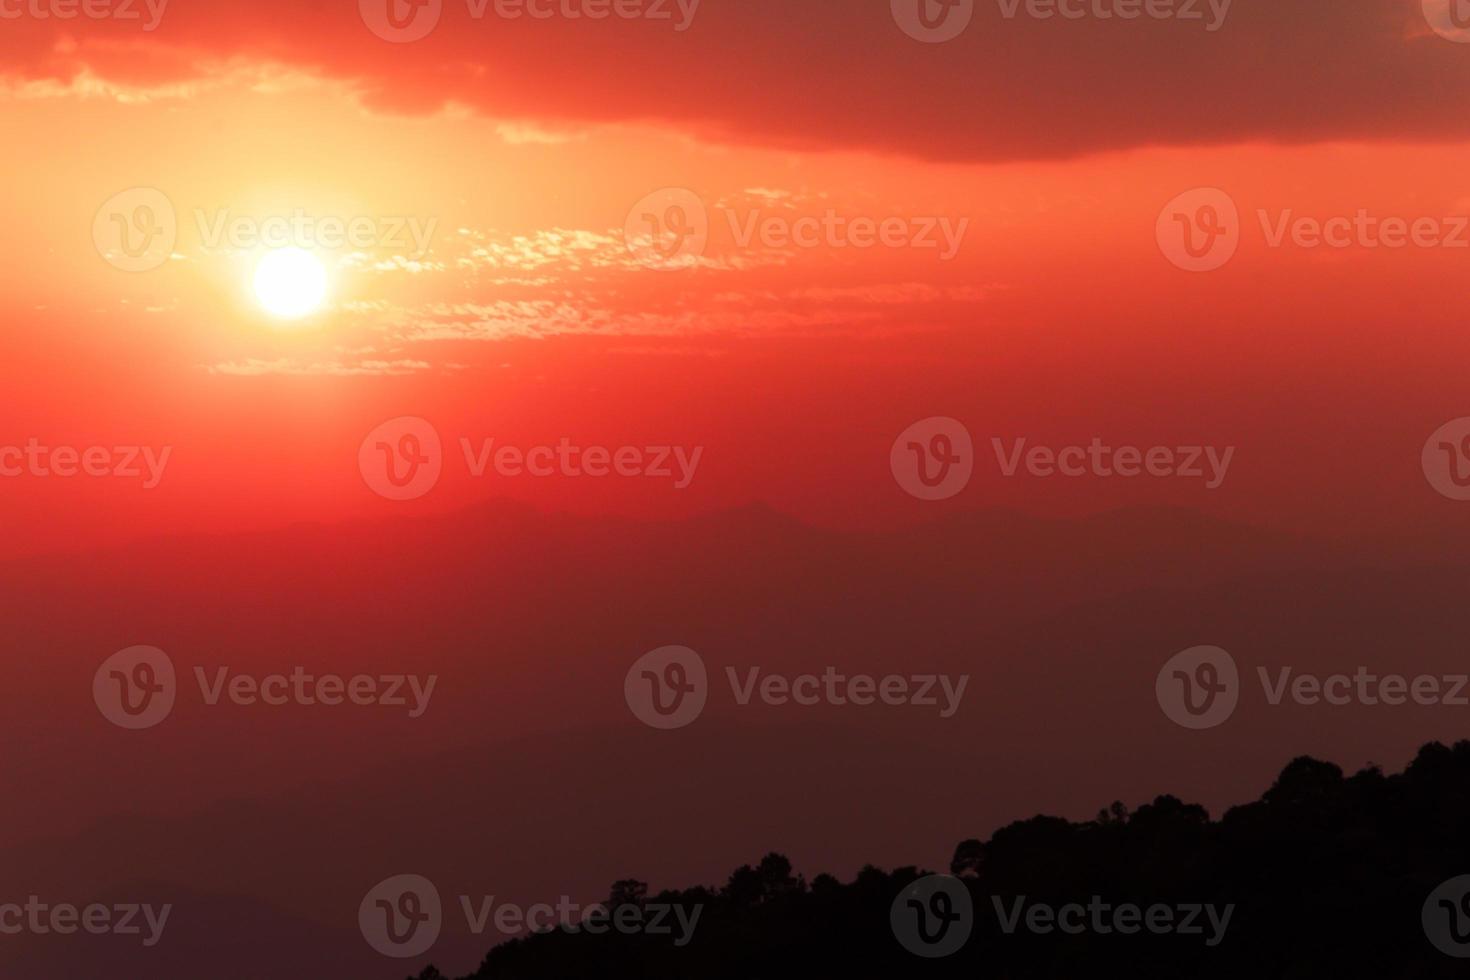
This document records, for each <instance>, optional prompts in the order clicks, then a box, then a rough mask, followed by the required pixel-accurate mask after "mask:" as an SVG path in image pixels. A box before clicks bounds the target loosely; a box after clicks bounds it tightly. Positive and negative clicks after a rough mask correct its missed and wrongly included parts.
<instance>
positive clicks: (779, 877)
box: [410, 741, 1470, 980]
mask: <svg viewBox="0 0 1470 980" xmlns="http://www.w3.org/2000/svg"><path fill="white" fill-rule="evenodd" d="M1467 827H1470V741H1461V742H1458V743H1456V744H1455V745H1454V746H1453V747H1446V746H1444V745H1443V744H1440V743H1430V744H1428V745H1425V746H1423V747H1422V748H1421V749H1420V751H1419V752H1418V755H1417V757H1416V758H1415V759H1414V760H1413V762H1412V763H1411V764H1410V765H1409V766H1408V767H1407V768H1406V769H1405V770H1404V771H1403V772H1402V773H1399V774H1394V775H1386V774H1384V773H1383V772H1382V771H1381V770H1380V769H1378V768H1376V767H1374V768H1367V769H1364V770H1362V771H1360V772H1358V773H1356V774H1355V775H1352V776H1345V775H1344V773H1343V771H1342V770H1341V769H1340V768H1339V767H1338V766H1336V765H1333V764H1331V763H1327V762H1321V761H1318V760H1316V759H1312V758H1308V757H1300V758H1297V759H1295V760H1294V761H1292V762H1291V763H1290V764H1288V765H1287V766H1286V767H1285V769H1283V770H1282V772H1281V774H1280V776H1279V778H1277V779H1276V781H1275V783H1274V785H1272V786H1271V788H1270V789H1269V790H1268V791H1267V792H1266V793H1265V794H1264V795H1263V796H1262V797H1261V799H1259V800H1257V801H1256V802H1253V803H1248V804H1245V805H1242V806H1236V807H1233V808H1231V809H1229V810H1228V811H1227V812H1226V813H1225V814H1224V816H1223V817H1222V818H1221V819H1219V820H1212V819H1211V818H1210V816H1209V814H1207V812H1206V811H1205V810H1204V808H1202V807H1200V806H1196V805H1193V804H1189V803H1185V802H1183V801H1181V800H1179V799H1177V798H1175V797H1173V796H1161V797H1158V798H1157V799H1155V800H1154V801H1153V802H1152V803H1149V804H1146V805H1143V806H1140V807H1139V808H1138V809H1137V810H1133V811H1130V810H1128V809H1127V808H1126V807H1124V806H1123V805H1122V804H1120V803H1115V804H1113V805H1112V806H1111V807H1110V808H1108V809H1106V810H1104V811H1102V812H1100V813H1099V814H1098V816H1097V817H1096V819H1094V820H1091V821H1088V822H1084V823H1074V822H1070V821H1067V820H1063V819H1059V818H1055V817H1046V816H1037V817H1033V818H1031V819H1029V820H1025V821H1021V822H1018V823H1013V824H1011V825H1009V826H1006V827H1004V828H1002V829H1000V830H998V831H997V832H996V833H995V834H994V835H993V836H992V837H991V838H990V839H988V840H984V841H981V840H966V841H964V842H962V843H960V844H959V845H958V847H957V848H956V849H955V853H954V858H953V861H952V862H951V865H950V867H949V869H948V872H949V873H950V874H951V875H954V876H956V878H957V880H958V881H959V882H961V883H962V885H963V887H964V889H965V890H966V891H968V893H969V894H970V896H971V900H972V903H973V909H974V915H973V922H974V926H973V932H972V933H971V935H970V936H969V939H968V941H967V942H966V943H965V944H964V945H963V947H962V948H960V949H959V950H958V951H956V952H954V953H953V954H952V955H948V956H946V957H943V958H921V957H919V956H917V955H914V954H912V953H910V952H908V951H907V950H905V949H904V948H903V947H902V946H901V945H900V943H899V941H898V940H897V939H896V938H895V932H894V929H893V927H892V926H891V925H890V910H891V908H892V907H893V905H894V903H895V900H896V899H898V898H900V897H901V896H902V895H904V894H905V893H906V890H907V889H910V888H911V886H913V885H914V884H915V883H916V882H919V881H920V880H922V879H923V878H924V877H925V876H926V875H927V872H924V871H921V870H920V869H917V868H912V867H907V868H898V869H895V870H893V871H882V870H879V869H877V868H874V867H871V866H870V867H867V868H865V869H863V870H862V871H861V872H860V873H859V874H858V875H857V876H856V878H854V879H853V880H852V881H850V882H839V881H838V880H837V879H835V878H833V877H831V876H829V875H825V874H823V875H818V876H817V877H815V878H813V879H812V880H810V881H807V880H805V879H804V878H803V877H800V876H798V875H797V874H795V873H794V871H793V869H792V866H791V863H790V862H789V861H788V860H787V859H786V858H785V857H783V856H781V855H779V854H769V855H767V856H766V857H765V858H764V859H763V860H762V861H761V862H760V863H759V864H758V865H756V866H754V867H752V866H745V867H742V868H740V869H739V870H737V871H736V872H735V873H734V874H732V875H731V876H730V878H729V880H728V881H727V882H726V883H725V884H724V885H723V886H721V887H718V888H690V889H687V890H683V891H672V892H664V893H661V894H657V895H650V894H648V893H647V890H646V886H644V885H642V884H641V883H640V882H636V881H621V882H618V883H617V884H616V885H615V886H614V888H613V891H612V894H611V895H610V897H609V899H608V902H607V904H608V906H609V907H610V908H615V907H617V906H620V905H624V904H630V903H631V904H638V905H644V906H648V907H652V906H654V905H656V904H682V905H685V906H695V905H698V906H702V907H703V914H702V916H701V918H700V919H699V921H698V925H697V928H695V929H694V930H693V932H692V934H691V938H690V940H689V941H688V942H687V944H686V945H685V946H683V947H682V948H679V947H676V945H675V944H674V942H672V941H671V939H670V938H669V937H668V936H650V935H645V934H641V933H629V934H619V933H617V932H614V931H609V932H608V933H607V934H604V935H591V934H588V933H585V932H578V933H571V932H567V931H561V930H553V931H548V932H541V933H537V934H535V935H531V936H527V937H523V938H519V939H515V940H513V941H510V942H507V943H505V944H503V945H500V946H498V947H496V948H495V949H493V950H491V952H490V953H489V955H488V956H487V957H486V959H485V960H484V963H483V964H482V965H481V967H480V969H479V970H478V971H476V972H475V973H473V974H470V975H469V976H468V977H465V978H463V980H543V978H544V980H550V978H559V980H568V978H582V977H587V978H592V977H598V978H624V977H626V978H634V977H639V978H649V980H659V978H670V980H673V978H690V977H699V978H719V980H724V978H728V980H737V978H738V980H751V978H780V977H803V978H807V977H814V976H827V977H847V976H871V977H890V976H894V977H896V976H911V975H918V976H936V977H939V976H944V977H1005V978H1031V977H1035V978H1042V977H1045V978H1053V977H1080V976H1098V975H1102V976H1120V977H1121V976H1128V977H1172V978H1184V977H1206V978H1213V977H1221V978H1225V977H1231V978H1240V977H1291V978H1316V977H1323V978H1326V977H1377V978H1419V977H1449V976H1461V975H1463V974H1464V971H1465V968H1466V966H1465V963H1464V962H1463V961H1462V960H1460V959H1457V958H1455V957H1453V956H1451V955H1448V954H1447V953H1445V952H1442V951H1441V950H1440V949H1437V948H1436V947H1435V945H1434V944H1433V943H1432V942H1431V940H1430V939H1429V938H1428V934H1427V932H1426V927H1425V925H1424V924H1423V923H1422V922H1421V910H1422V909H1423V908H1424V907H1425V905H1426V901H1427V900H1428V899H1430V896H1431V894H1432V893H1435V892H1436V889H1437V888H1439V887H1440V886H1441V884H1442V883H1445V882H1446V881H1447V880H1448V879H1452V878H1455V877H1457V876H1459V875H1461V874H1464V873H1466V872H1467V871H1470V835H1467V832H1466V828H1467ZM1021 896H1025V898H1026V901H1027V904H1028V905H1030V904H1033V903H1047V904H1051V905H1053V906H1061V905H1064V904H1066V903H1069V902H1077V903H1081V904H1083V905H1086V904H1088V903H1089V902H1090V901H1091V900H1092V897H1093V896H1099V897H1100V898H1101V899H1102V900H1103V901H1105V902H1108V903H1110V904H1111V905H1114V906H1116V905H1118V904H1121V903H1136V904H1137V905H1139V906H1141V907H1143V908H1147V907H1149V906H1151V905H1156V904H1159V903H1163V904H1168V905H1173V906H1177V907H1179V908H1184V907H1187V906H1189V905H1192V904H1210V903H1214V904H1215V905H1216V906H1217V908H1224V907H1225V906H1226V905H1233V906H1234V910H1233V914H1232V916H1231V918H1230V920H1229V922H1228V928H1227V929H1226V930H1225V931H1224V933H1223V934H1222V937H1221V939H1220V941H1219V942H1218V943H1217V944H1216V945H1214V946H1208V945H1207V944H1206V942H1205V939H1206V938H1207V937H1208V936H1209V935H1210V932H1211V929H1210V927H1209V926H1208V925H1205V927H1204V930H1203V931H1204V935H1203V936H1201V935H1188V936H1186V935H1178V934H1169V935H1160V934H1150V933H1148V932H1146V931H1139V932H1138V933H1137V934H1135V935H1122V934H1118V933H1112V934H1108V935H1101V934H1098V933H1096V932H1094V931H1091V930H1089V931H1085V932H1083V933H1081V934H1078V935H1065V934H1062V933H1060V932H1057V931H1053V932H1051V933H1050V934H1046V935H1042V934H1036V933H1031V932H1028V931H1026V930H1025V927H1024V925H1022V926H1021V927H1020V928H1019V929H1017V930H1016V931H1015V932H1014V934H1011V935H1007V934H1005V933H1004V932H1003V931H1002V928H1001V925H1000V916H998V915H997V913H996V911H995V906H994V904H993V901H992V898H993V897H997V898H1000V899H1003V900H1004V906H1005V908H1006V909H1007V914H1009V910H1010V909H1011V908H1013V904H1012V903H1013V902H1014V900H1015V899H1017V898H1019V897H1021ZM1431 905H1432V906H1433V908H1434V915H1435V916H1436V917H1438V916H1441V915H1442V916H1443V921H1442V926H1443V928H1444V930H1445V933H1446V935H1449V936H1452V937H1454V939H1452V940H1450V945H1451V946H1458V943H1457V942H1456V940H1463V941H1464V945H1463V947H1461V948H1463V951H1464V952H1463V954H1462V955H1470V935H1467V934H1466V931H1465V930H1466V929H1467V928H1470V913H1466V912H1465V909H1466V908H1467V907H1470V900H1467V899H1465V898H1464V893H1463V892H1459V893H1456V894H1455V895H1454V896H1453V898H1452V899H1451V900H1440V901H1436V902H1433V903H1431ZM410 980H444V975H443V974H441V973H440V972H439V971H438V970H437V969H435V968H433V967H431V968H429V969H426V970H424V971H423V972H421V973H420V974H418V975H417V977H416V978H410Z"/></svg>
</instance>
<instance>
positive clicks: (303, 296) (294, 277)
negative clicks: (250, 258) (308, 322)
mask: <svg viewBox="0 0 1470 980" xmlns="http://www.w3.org/2000/svg"><path fill="white" fill-rule="evenodd" d="M255 296H256V298H257V299H259V300H260V305H261V306H263V307H265V308H266V310H268V311H269V312H270V313H272V314H274V315H276V316H279V317H289V318H295V317H301V316H305V315H306V314H308V313H311V312H314V311H315V310H317V309H318V308H320V307H321V305H322V301H323V300H324V299H326V296H327V270H326V267H325V266H323V265H322V263H321V260H320V259H318V258H317V257H316V256H315V255H312V254H311V253H310V252H308V251H306V250H304V249H300V248H282V249H277V250H276V251H274V252H270V253H268V254H267V255H266V256H265V257H264V258H262V259H261V260H260V264H259V265H257V266H256V267H255Z"/></svg>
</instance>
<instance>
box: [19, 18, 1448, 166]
mask: <svg viewBox="0 0 1470 980" xmlns="http://www.w3.org/2000/svg"><path fill="white" fill-rule="evenodd" d="M373 2H378V0H369V2H367V4H366V9H368V10H369V11H371V10H372V9H373V5H372V4H373ZM380 2H382V3H383V4H385V5H386V4H387V3H388V2H390V0H380ZM394 2H401V0H394ZM519 2H520V4H521V8H524V6H525V3H526V2H527V0H519ZM534 2H535V3H536V5H537V9H542V8H545V9H548V10H553V11H561V10H565V9H571V10H584V9H585V8H587V7H588V4H587V3H586V0H557V3H555V4H552V3H550V2H548V0H534ZM650 2H651V0H650ZM905 2H907V0H905ZM913 2H914V3H915V4H917V3H919V2H920V0H913ZM925 2H928V0H925ZM1049 2H1050V3H1051V5H1052V7H1055V5H1056V3H1057V2H1061V3H1063V4H1064V5H1065V7H1066V9H1067V10H1070V11H1074V12H1075V11H1082V12H1083V14H1084V15H1083V16H1082V17H1081V18H1080V19H1073V18H1069V17H1063V16H1060V15H1054V16H1051V17H1048V18H1044V19H1043V18H1038V17H1035V16H1031V15H1030V14H1028V13H1027V11H1028V10H1029V9H1032V8H1033V6H1035V7H1036V9H1051V8H1048V7H1045V6H1044V5H1038V4H1035V0H976V2H975V5H974V17H973V20H972V22H971V23H970V24H969V26H968V28H967V29H966V30H965V31H964V32H963V33H961V34H960V35H959V36H958V37H956V38H955V39H953V40H951V41H948V42H946V43H940V44H926V43H921V42H920V41H918V40H915V39H914V38H912V37H910V36H908V35H907V34H905V33H904V31H903V30H902V29H900V27H899V25H898V23H897V22H896V19H895V17H894V15H893V13H892V10H891V8H890V4H889V3H888V2H887V0H803V2H800V3H793V2H791V0H704V2H702V3H700V4H698V5H697V7H696V8H695V10H694V16H693V19H692V21H691V22H690V23H689V25H688V28H687V29H686V30H682V31H681V30H677V29H676V27H677V26H678V23H679V18H680V14H679V10H680V9H681V7H680V5H679V4H677V3H675V2H674V0H660V3H659V5H658V6H659V8H660V9H663V10H668V11H672V12H673V13H672V19H665V20H660V19H651V18H646V17H643V18H634V19H625V18H620V17H611V18H609V19H605V20H591V19H588V18H586V17H579V18H573V17H568V16H565V15H563V14H562V13H559V12H558V13H555V14H554V15H553V16H551V17H549V18H535V17H530V16H521V17H519V18H515V19H510V18H507V17H503V16H498V15H497V14H496V12H495V11H496V10H497V6H498V5H497V3H496V2H495V0H488V6H487V5H486V4H482V3H480V2H478V0H443V3H442V14H441V16H440V19H439V21H438V23H437V26H436V27H435V29H434V30H433V31H432V32H430V33H429V34H428V35H427V36H426V37H424V38H423V39H422V40H420V41H417V42H415V43H404V44H394V43H389V42H387V41H385V40H383V39H381V38H380V37H379V36H377V35H375V34H374V33H373V32H372V31H371V30H370V29H368V27H367V26H366V23H365V21H364V19H363V17H362V15H360V13H359V4H357V3H354V2H349V0H338V2H319V3H301V2H300V0H290V2H288V0H255V2H252V3H248V4H217V3H185V2H182V0H176V2H174V3H171V4H169V5H168V7H167V10H166V14H165V16H164V17H163V19H162V22H161V24H160V26H159V27H158V29H157V30H155V31H152V32H149V33H144V32H142V31H141V28H140V26H139V25H138V24H137V23H126V22H117V21H107V20H104V21H90V20H85V19H75V20H67V21H59V20H55V19H49V20H39V19H36V18H33V17H32V18H23V19H22V20H19V21H6V22H5V23H6V29H5V31H3V32H0V64H4V65H6V66H7V67H6V69H5V71H6V73H7V74H8V75H9V76H11V79H10V80H11V83H12V85H13V84H15V83H16V82H17V81H19V82H21V83H25V82H38V81H46V82H50V83H52V84H54V85H55V86H57V87H59V89H61V90H65V89H66V87H67V86H71V85H73V84H76V83H77V80H78V79H95V80H102V81H87V82H85V84H83V86H82V87H83V89H95V88H96V86H97V85H99V84H109V85H114V86H133V87H139V86H145V87H159V86H173V85H178V84H184V83H187V82H188V81H190V80H192V79H195V78H198V77H201V76H202V75H204V74H205V73H207V72H208V71H209V70H211V69H210V67H209V66H211V65H214V66H217V65H219V64H221V63H228V62H229V61H230V60H231V59H239V58H244V59H252V60H255V61H258V62H262V63H271V64H279V65H283V66H289V67H291V68H293V69H295V70H297V71H302V72H309V73H313V74H316V75H318V76H321V77H324V78H327V79H330V80H334V81H340V82H343V83H346V84H348V85H350V86H351V88H352V90H353V91H354V92H355V93H356V94H357V95H358V97H359V98H361V99H362V100H363V102H364V103H365V104H366V105H368V106H371V107H375V108H377V109H379V110H382V111H392V112H398V113H413V114H427V113H435V112H439V111H441V110H445V109H447V108H449V107H453V106H465V107H469V108H471V109H473V110H475V111H479V112H481V113H484V114H485V115H486V116H487V117H490V118H493V119H495V120H497V123H498V124H499V125H501V126H502V127H503V128H502V129H501V133H502V135H505V136H507V138H522V139H531V140H538V141H539V140H541V139H544V138H559V137H552V136H549V135H548V134H559V133H564V132H577V131H581V130H582V129H584V128H586V127H589V126H596V125H600V124H619V123H636V124H640V125H646V124H648V123H654V124H659V125H664V126H667V127H669V128H672V129H676V130H679V131H683V132H688V133H692V134H695V135H698V136H701V137H704V138H707V139H712V140H720V141H727V142H734V143H752V144H761V145H775V146H785V147H794V148H804V149H864V150H876V151H882V152H891V153H899V154H906V155H914V156H919V157H925V158H932V159H946V160H964V161H971V160H1011V159H1027V158H1054V157H1066V156H1072V155H1077V154H1083V153H1088V152H1094V151H1105V150H1115V149H1123V148H1130V147H1140V146H1147V145H1157V144H1171V145H1186V144H1199V143H1222V142H1240V141H1256V140H1265V141H1292V142H1301V141H1315V140H1421V139H1429V140H1456V139H1462V138H1465V137H1467V136H1470V117H1467V116H1466V114H1465V113H1464V111H1463V107H1464V105H1465V104H1466V101H1467V97H1470V46H1467V45H1464V44H1456V43H1454V42H1452V41H1451V40H1448V39H1446V38H1445V37H1441V36H1439V35H1438V34H1436V33H1435V32H1434V31H1433V30H1430V29H1429V26H1428V21H1427V20H1426V15H1425V13H1424V9H1423V7H1422V6H1421V3H1420V2H1419V0H1355V2H1352V3H1327V2H1325V0H1234V2H1233V3H1225V0H1150V2H1149V3H1148V4H1146V5H1145V4H1143V3H1140V2H1139V0H1049ZM604 6H605V5H604ZM687 6H688V5H687V4H686V5H685V8H687ZM431 7H432V5H431ZM1221 8H1223V11H1222V9H1221ZM400 9H402V8H400ZM408 9H410V10H418V9H420V8H418V7H410V8H408ZM475 9H482V10H483V11H484V16H483V17H479V18H476V17H475V16H473V11H474V10H475ZM512 9H517V8H512ZM1120 9H1134V10H1137V9H1167V10H1171V11H1175V13H1176V15H1175V16H1170V17H1168V18H1154V17H1150V16H1146V15H1144V16H1139V17H1137V18H1136V19H1128V20H1125V19H1122V18H1121V17H1119V16H1116V15H1114V16H1111V17H1108V18H1102V17H1100V16H1098V15H1097V13H1096V11H1098V10H1102V11H1103V12H1108V11H1117V10H1120ZM1181 11H1189V12H1193V13H1198V14H1199V15H1200V16H1199V19H1186V18H1184V17H1183V16H1180V15H1179V12H1181ZM1212 12H1214V13H1212ZM1221 12H1223V20H1219V21H1218V22H1216V21H1215V20H1214V18H1215V15H1216V14H1218V13H1221ZM1008 13H1010V16H1008ZM1212 25H1213V26H1214V27H1215V29H1211V26H1212Z"/></svg>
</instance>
